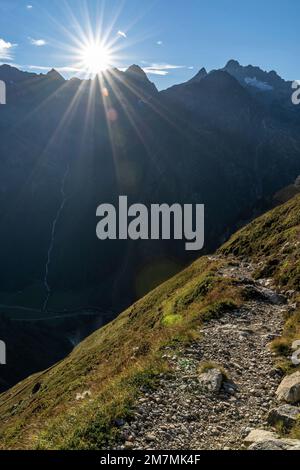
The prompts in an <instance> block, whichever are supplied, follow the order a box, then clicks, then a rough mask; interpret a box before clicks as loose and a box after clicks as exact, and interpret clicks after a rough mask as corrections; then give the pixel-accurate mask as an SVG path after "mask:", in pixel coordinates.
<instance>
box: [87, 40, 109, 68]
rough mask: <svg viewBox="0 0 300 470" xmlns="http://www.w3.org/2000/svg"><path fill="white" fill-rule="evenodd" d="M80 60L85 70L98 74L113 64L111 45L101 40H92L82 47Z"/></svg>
mask: <svg viewBox="0 0 300 470" xmlns="http://www.w3.org/2000/svg"><path fill="white" fill-rule="evenodd" d="M80 62H81V68H82V69H83V70H84V71H86V72H88V73H90V74H98V73H101V72H103V71H104V70H106V69H108V68H109V67H110V66H111V64H112V55H111V52H110V50H109V47H107V46H105V45H104V44H101V43H100V42H91V43H89V44H87V45H85V46H84V47H83V48H82V49H81V51H80Z"/></svg>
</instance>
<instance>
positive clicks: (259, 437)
mask: <svg viewBox="0 0 300 470" xmlns="http://www.w3.org/2000/svg"><path fill="white" fill-rule="evenodd" d="M278 437H279V435H278V434H277V433H275V432H273V431H265V430H264V429H252V431H250V433H249V434H248V436H246V437H245V439H244V440H245V442H247V443H248V442H249V443H254V442H262V441H263V442H266V441H273V440H276V439H278Z"/></svg>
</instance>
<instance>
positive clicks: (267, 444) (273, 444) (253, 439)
mask: <svg viewBox="0 0 300 470" xmlns="http://www.w3.org/2000/svg"><path fill="white" fill-rule="evenodd" d="M244 440H245V442H246V443H247V444H251V445H250V446H249V447H248V450H298V449H299V448H300V440H298V439H289V438H286V439H280V436H279V435H278V434H277V433H276V432H273V431H265V430H263V429H253V430H252V431H251V432H250V433H249V434H248V436H247V437H246V438H245V439H244Z"/></svg>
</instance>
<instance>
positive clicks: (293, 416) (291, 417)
mask: <svg viewBox="0 0 300 470" xmlns="http://www.w3.org/2000/svg"><path fill="white" fill-rule="evenodd" d="M299 416H300V408H297V407H296V406H292V405H281V406H279V407H278V408H273V409H272V410H271V411H270V412H269V415H268V423H269V424H271V425H272V426H273V425H276V424H278V423H282V424H283V426H284V427H285V428H287V429H289V428H291V427H293V425H294V424H296V421H297V418H299Z"/></svg>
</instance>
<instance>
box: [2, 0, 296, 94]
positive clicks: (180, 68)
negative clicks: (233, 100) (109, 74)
mask: <svg viewBox="0 0 300 470" xmlns="http://www.w3.org/2000/svg"><path fill="white" fill-rule="evenodd" d="M299 18H300V2H299V0H259V1H258V0H249V1H246V0H210V1H207V0H185V1H183V0H123V1H120V0H107V1H102V0H85V1H83V0H69V1H64V0H32V1H31V0H27V1H26V0H25V1H23V0H0V62H2V63H11V64H17V65H18V66H20V67H21V68H23V69H26V70H32V71H36V72H44V71H46V69H47V68H48V69H49V68H51V67H52V66H53V67H56V68H58V69H59V70H60V71H61V72H62V73H63V74H64V75H65V76H67V77H69V76H72V75H76V74H79V75H80V71H79V70H78V54H79V51H80V49H81V47H82V46H81V44H82V43H83V42H84V41H85V40H86V39H87V37H88V35H89V32H90V34H92V33H91V32H94V34H95V31H98V30H99V29H101V35H102V36H105V37H106V38H107V39H106V42H107V43H108V45H109V47H110V49H112V51H113V53H112V56H113V57H112V65H114V66H117V67H120V68H125V67H126V66H129V65H130V64H132V63H136V64H138V65H140V66H142V67H143V68H144V69H145V71H146V72H147V73H148V74H149V78H150V79H151V80H152V81H154V82H155V83H156V85H157V86H158V87H159V88H160V89H161V88H167V87H168V86H170V85H172V84H174V83H179V82H182V81H184V80H187V79H188V78H190V77H191V76H193V75H194V74H195V73H196V72H197V71H198V70H199V69H200V68H201V67H202V66H205V67H206V68H207V69H208V70H211V69H214V68H219V67H222V66H224V65H225V63H226V62H227V61H228V60H229V59H231V58H234V59H237V60H239V62H240V63H242V64H243V65H247V64H249V63H251V64H253V65H259V66H261V67H262V68H264V69H265V70H272V69H274V70H276V71H277V72H278V73H279V74H280V75H281V76H283V77H284V78H286V79H290V80H294V79H299V78H300V70H299V52H298V47H299V46H298V34H297V33H298V31H299ZM74 64H76V65H74ZM73 69H74V70H73Z"/></svg>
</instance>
